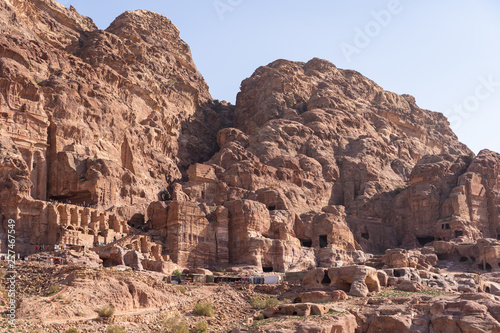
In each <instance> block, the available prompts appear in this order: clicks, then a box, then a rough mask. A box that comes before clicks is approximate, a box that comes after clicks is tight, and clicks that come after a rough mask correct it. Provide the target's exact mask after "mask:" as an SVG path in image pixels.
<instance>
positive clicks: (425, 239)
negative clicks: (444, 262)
mask: <svg viewBox="0 0 500 333" xmlns="http://www.w3.org/2000/svg"><path fill="white" fill-rule="evenodd" d="M417 241H418V242H419V243H420V245H422V246H424V245H425V244H427V243H430V242H433V241H434V236H424V237H417Z"/></svg>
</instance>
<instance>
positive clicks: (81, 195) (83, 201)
mask: <svg viewBox="0 0 500 333" xmlns="http://www.w3.org/2000/svg"><path fill="white" fill-rule="evenodd" d="M50 199H51V200H54V201H57V202H60V203H63V204H72V205H80V206H83V205H85V206H89V205H95V202H94V201H93V200H92V193H90V191H79V192H75V193H71V194H68V195H54V196H51V197H50Z"/></svg>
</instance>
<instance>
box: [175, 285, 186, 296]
mask: <svg viewBox="0 0 500 333" xmlns="http://www.w3.org/2000/svg"><path fill="white" fill-rule="evenodd" d="M175 289H177V290H179V291H180V292H181V293H183V294H185V293H186V291H187V290H186V288H184V287H183V286H175Z"/></svg>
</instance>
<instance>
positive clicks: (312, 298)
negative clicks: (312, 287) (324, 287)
mask: <svg viewBox="0 0 500 333" xmlns="http://www.w3.org/2000/svg"><path fill="white" fill-rule="evenodd" d="M345 299H347V295H346V293H345V292H344V291H343V290H334V291H331V292H326V291H309V292H302V293H300V294H299V295H298V296H297V297H296V298H295V300H294V302H295V303H329V302H338V301H343V300H345Z"/></svg>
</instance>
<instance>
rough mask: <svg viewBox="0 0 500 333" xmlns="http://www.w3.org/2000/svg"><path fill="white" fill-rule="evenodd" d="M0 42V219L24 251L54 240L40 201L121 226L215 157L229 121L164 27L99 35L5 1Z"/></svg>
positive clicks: (72, 14)
mask: <svg viewBox="0 0 500 333" xmlns="http://www.w3.org/2000/svg"><path fill="white" fill-rule="evenodd" d="M0 30H1V31H2V34H1V36H0V45H1V46H0V54H1V55H2V57H1V58H0V114H1V115H2V118H1V119H2V120H1V121H0V133H1V137H2V140H3V141H2V147H3V148H2V149H3V150H2V160H4V162H5V163H2V166H3V170H4V172H5V173H6V174H5V177H6V180H5V183H7V182H9V180H7V179H13V180H14V179H15V180H14V181H15V182H16V184H15V185H14V184H13V186H14V187H16V188H17V189H16V190H14V188H12V190H13V192H11V194H13V195H9V192H6V190H5V189H4V187H3V186H2V194H1V195H2V196H5V197H6V198H8V199H7V200H3V201H2V203H1V213H2V214H1V215H2V218H3V220H6V219H9V218H13V219H15V220H16V221H17V223H18V224H19V225H22V226H26V229H27V230H36V231H37V235H29V234H25V233H22V234H20V235H19V236H20V237H22V238H25V239H26V241H27V242H28V243H29V244H31V245H35V244H41V243H45V244H54V242H55V241H56V239H57V237H56V234H57V232H58V231H57V230H54V229H52V228H50V227H49V228H48V227H46V226H44V227H41V226H40V224H41V225H44V224H45V225H46V224H47V222H44V219H45V218H44V215H45V214H46V213H45V212H44V211H45V210H46V208H44V207H45V204H44V203H43V202H41V201H45V200H56V201H58V202H61V203H63V204H66V203H69V202H71V203H72V204H76V205H78V206H84V207H89V206H91V207H95V208H97V209H99V210H101V212H102V211H113V213H115V214H117V215H118V216H119V219H121V220H125V221H127V220H129V219H131V218H132V217H133V216H134V215H136V214H140V215H141V214H142V215H144V214H145V213H146V212H145V209H146V208H147V205H148V204H149V203H150V202H152V201H156V200H158V199H159V198H160V197H161V194H162V193H164V192H165V191H166V190H167V189H168V188H169V187H170V186H171V184H172V182H173V181H175V180H180V179H181V177H182V174H183V173H185V171H186V170H187V167H188V166H189V165H190V164H192V163H193V162H198V161H204V160H208V159H209V158H210V157H211V156H212V155H213V153H214V152H215V150H216V134H217V131H218V130H219V129H220V127H222V124H223V123H224V122H225V121H227V120H226V118H224V116H222V114H223V113H224V112H226V111H227V110H229V109H228V107H227V105H219V106H217V108H216V107H215V104H214V103H213V101H212V98H211V96H210V94H209V92H208V86H207V85H206V83H205V82H204V80H203V77H202V76H201V75H200V73H199V72H198V71H197V70H196V66H195V65H194V63H193V61H192V57H191V54H190V51H189V47H188V46H187V44H185V43H184V42H183V41H182V40H181V39H180V37H179V31H178V29H177V28H176V27H175V26H174V25H173V24H172V23H171V22H170V21H169V20H168V19H167V18H165V17H163V16H161V15H158V14H155V13H151V12H147V11H135V12H127V13H124V14H123V15H121V16H119V17H118V18H117V19H116V20H115V21H114V22H113V23H112V24H111V26H110V27H109V28H108V29H107V30H106V31H103V30H98V29H97V27H96V26H95V25H94V23H93V22H92V20H91V19H89V18H87V17H84V16H81V15H79V14H78V13H77V12H76V11H75V9H74V8H72V7H71V8H70V9H68V8H66V7H64V6H62V5H60V4H58V3H56V2H55V1H52V0H27V1H11V2H4V3H2V4H1V5H0ZM219 104H220V103H219ZM215 109H217V111H216V110H215ZM225 110H226V111H225ZM223 118H224V119H223ZM13 158H15V159H17V160H13ZM12 163H15V169H12V168H11V169H7V168H9V165H10V164H12ZM16 174H17V176H16ZM21 174H22V176H21ZM16 177H17V179H16ZM19 177H23V179H20V178H19ZM10 182H12V181H10ZM3 183H4V182H3V181H2V184H3ZM21 187H22V188H21ZM33 199H34V200H40V201H38V202H34V201H33ZM35 207H36V208H35ZM67 209H68V210H69V209H71V208H70V207H68V208H67ZM49 220H50V219H49ZM51 223H55V222H53V221H51ZM62 224H64V223H62ZM82 227H83V228H87V227H89V228H90V227H91V226H90V224H86V225H83V226H82ZM61 232H64V231H61ZM75 236H77V235H75ZM47 237H48V238H50V237H52V238H54V239H53V240H51V241H47ZM28 239H29V240H28ZM95 241H98V240H97V239H95ZM69 243H70V244H71V243H72V242H69ZM91 244H92V241H91ZM2 251H3V250H2ZM23 251H28V250H22V251H21V252H23Z"/></svg>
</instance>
